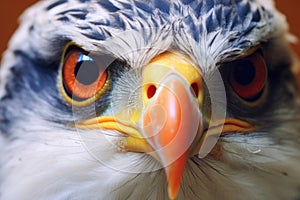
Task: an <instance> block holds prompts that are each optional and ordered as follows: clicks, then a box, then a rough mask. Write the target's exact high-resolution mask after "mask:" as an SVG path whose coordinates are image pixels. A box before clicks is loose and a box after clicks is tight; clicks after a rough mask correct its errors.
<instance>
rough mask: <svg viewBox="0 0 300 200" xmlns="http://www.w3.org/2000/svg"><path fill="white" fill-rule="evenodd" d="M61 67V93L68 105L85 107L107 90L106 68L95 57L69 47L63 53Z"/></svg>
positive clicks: (76, 48) (103, 63) (107, 74)
mask: <svg viewBox="0 0 300 200" xmlns="http://www.w3.org/2000/svg"><path fill="white" fill-rule="evenodd" d="M61 65H62V66H61V74H60V76H61V91H62V94H63V96H64V97H65V99H66V100H67V101H68V102H69V103H71V104H73V105H74V104H75V105H78V106H84V105H87V104H88V103H91V102H92V101H94V100H96V99H97V98H99V97H100V96H101V95H102V94H103V93H104V92H105V91H106V90H107V88H108V85H109V81H108V78H109V73H108V71H107V69H106V68H107V66H106V64H105V62H102V60H101V59H99V58H97V57H96V56H93V55H91V54H89V53H88V52H86V51H84V50H82V49H81V48H79V47H76V46H71V47H68V48H67V50H66V51H65V53H64V56H63V60H62V64H61Z"/></svg>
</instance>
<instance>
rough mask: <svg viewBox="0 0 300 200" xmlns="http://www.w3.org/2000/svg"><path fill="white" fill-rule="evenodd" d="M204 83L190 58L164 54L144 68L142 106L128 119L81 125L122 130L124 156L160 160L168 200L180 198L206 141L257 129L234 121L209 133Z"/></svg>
mask: <svg viewBox="0 0 300 200" xmlns="http://www.w3.org/2000/svg"><path fill="white" fill-rule="evenodd" d="M202 81H203V78H202V74H201V72H200V70H199V67H198V66H196V65H194V64H193V62H192V61H191V60H190V58H188V57H186V56H184V55H182V54H179V53H173V52H165V53H163V54H160V55H158V56H157V57H155V58H154V59H153V60H152V61H151V62H150V63H149V64H148V65H147V66H146V67H145V68H144V69H143V74H142V88H141V90H142V91H141V93H142V97H141V98H142V103H140V104H139V105H138V106H137V109H136V110H135V111H133V112H131V114H129V116H128V113H126V114H124V112H120V113H118V114H117V115H116V116H100V117H96V118H93V119H88V120H84V121H81V122H79V123H77V124H76V126H77V127H79V128H88V129H91V128H97V129H111V130H117V131H119V132H122V133H123V134H125V135H126V136H128V137H126V144H125V146H124V149H123V151H130V152H146V153H148V154H150V155H151V156H153V157H154V158H155V159H157V160H158V161H159V162H160V163H161V164H162V166H163V168H164V170H165V173H166V177H167V181H168V193H169V198H170V199H176V197H177V194H178V192H179V189H180V183H181V179H182V176H183V172H184V169H185V166H186V162H187V160H188V159H189V157H190V156H193V155H195V152H196V151H197V150H199V146H201V145H202V144H203V141H204V140H205V138H207V137H208V136H209V135H214V134H215V135H217V134H218V133H219V134H220V131H219V130H221V131H222V133H225V132H249V131H251V130H253V126H251V125H250V124H249V123H247V122H244V121H240V120H238V119H232V118H228V119H225V121H223V122H222V123H221V122H220V124H218V123H217V124H215V125H212V126H211V127H212V128H211V129H208V128H207V127H206V128H205V127H204V125H203V124H204V123H203V122H204V121H205V120H206V119H207V117H206V116H203V109H204V108H203V99H204V91H203V82H202ZM206 123H209V122H206ZM220 126H222V127H223V129H220ZM214 130H217V131H215V132H214Z"/></svg>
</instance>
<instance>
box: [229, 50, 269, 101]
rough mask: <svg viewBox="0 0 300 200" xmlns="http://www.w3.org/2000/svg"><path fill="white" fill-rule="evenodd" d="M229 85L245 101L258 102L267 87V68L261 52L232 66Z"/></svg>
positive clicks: (235, 62)
mask: <svg viewBox="0 0 300 200" xmlns="http://www.w3.org/2000/svg"><path fill="white" fill-rule="evenodd" d="M229 83H230V85H231V88H232V89H233V91H234V92H235V93H236V94H237V95H238V96H239V97H240V98H241V99H243V100H244V101H247V102H249V103H251V102H256V101H258V100H259V99H261V98H260V97H262V96H263V95H262V94H263V93H264V88H265V87H266V85H267V66H266V63H265V60H264V57H263V55H262V53H261V52H260V51H256V52H254V53H253V54H252V55H250V56H248V57H246V58H243V59H240V60H237V61H234V62H233V63H232V64H231V69H230V74H229Z"/></svg>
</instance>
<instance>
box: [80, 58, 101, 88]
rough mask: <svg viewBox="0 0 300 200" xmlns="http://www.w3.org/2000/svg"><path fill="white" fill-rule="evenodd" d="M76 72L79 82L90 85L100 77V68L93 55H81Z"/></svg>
mask: <svg viewBox="0 0 300 200" xmlns="http://www.w3.org/2000/svg"><path fill="white" fill-rule="evenodd" d="M74 73H75V77H76V80H77V81H78V82H80V83H82V84H84V85H90V84H92V83H94V82H95V81H96V80H97V79H98V77H99V73H100V69H99V66H98V65H97V64H96V63H95V61H94V60H93V59H92V58H91V57H88V56H86V55H80V56H79V57H78V62H77V64H76V67H75V70H74Z"/></svg>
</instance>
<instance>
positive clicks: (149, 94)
mask: <svg viewBox="0 0 300 200" xmlns="http://www.w3.org/2000/svg"><path fill="white" fill-rule="evenodd" d="M155 93H156V86H155V85H150V86H149V87H148V89H147V97H148V99H151V98H152V97H153V96H154V95H155Z"/></svg>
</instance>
